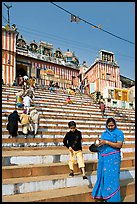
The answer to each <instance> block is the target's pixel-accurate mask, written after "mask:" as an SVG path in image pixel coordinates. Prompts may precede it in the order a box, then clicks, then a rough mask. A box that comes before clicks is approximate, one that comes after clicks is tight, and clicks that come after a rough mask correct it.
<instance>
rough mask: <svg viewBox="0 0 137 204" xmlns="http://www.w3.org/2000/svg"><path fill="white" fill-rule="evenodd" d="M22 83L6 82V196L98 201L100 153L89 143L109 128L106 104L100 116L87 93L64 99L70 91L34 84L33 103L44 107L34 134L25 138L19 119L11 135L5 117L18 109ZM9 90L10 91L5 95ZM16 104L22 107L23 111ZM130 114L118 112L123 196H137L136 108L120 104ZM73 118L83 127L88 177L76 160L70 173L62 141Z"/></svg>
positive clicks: (21, 199)
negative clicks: (93, 194) (95, 197)
mask: <svg viewBox="0 0 137 204" xmlns="http://www.w3.org/2000/svg"><path fill="white" fill-rule="evenodd" d="M19 90H21V89H20V88H19V87H6V86H3V87H2V202H82V201H83V202H95V201H94V200H93V199H92V197H91V192H92V188H93V186H94V184H95V181H96V173H97V153H91V152H90V151H89V149H88V148H89V145H90V144H91V143H93V142H94V140H95V138H97V137H98V136H100V135H101V133H102V132H103V131H104V130H105V123H106V118H107V117H111V116H112V117H114V112H113V111H112V110H110V109H108V108H107V109H106V118H102V116H101V112H100V109H99V105H98V104H95V103H93V101H92V99H91V98H90V97H89V96H87V95H85V94H83V95H76V96H71V98H72V99H73V100H74V104H68V105H66V104H65V99H66V97H67V93H64V92H63V91H58V92H57V93H55V92H54V93H50V92H49V90H41V89H38V90H36V96H35V99H34V100H33V101H34V102H33V104H32V105H33V106H36V107H37V110H38V111H39V112H40V124H39V129H38V133H37V135H36V137H35V138H33V135H28V137H27V138H26V139H25V138H24V136H23V135H22V132H21V124H20V123H19V135H18V136H17V138H8V137H9V134H8V131H7V130H6V124H7V117H8V115H9V114H10V113H11V112H13V110H14V109H15V93H17V92H18V91H19ZM7 96H8V97H7ZM22 111H23V110H22V109H18V113H19V114H21V113H22ZM122 112H123V113H125V115H126V117H124V118H123V117H115V118H116V120H117V125H118V127H119V128H120V129H121V130H122V131H123V132H124V136H125V141H124V144H123V147H122V149H121V158H122V162H121V169H120V185H121V197H122V201H123V202H134V201H135V111H134V110H130V111H128V110H122ZM70 120H74V121H75V122H76V123H77V128H78V129H79V130H80V131H81V132H82V137H83V142H82V144H83V155H84V160H85V166H86V167H85V169H86V175H87V177H88V180H83V178H82V174H81V172H80V170H79V168H78V166H77V163H76V162H75V176H74V177H69V168H68V159H69V152H68V149H67V148H66V147H64V146H63V142H62V141H63V138H64V135H65V134H66V132H67V131H68V130H69V129H68V122H69V121H70Z"/></svg>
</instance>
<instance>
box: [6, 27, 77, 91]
mask: <svg viewBox="0 0 137 204" xmlns="http://www.w3.org/2000/svg"><path fill="white" fill-rule="evenodd" d="M10 33H14V31H12V30H11V29H10V28H9V29H8V30H6V29H5V28H4V27H3V30H2V45H3V46H2V53H3V61H2V66H3V72H2V78H3V81H4V83H5V84H10V85H11V84H12V82H13V81H14V79H15V78H17V77H18V76H19V75H22V76H23V75H28V76H35V77H36V78H37V82H38V83H39V84H43V85H48V84H49V82H50V80H53V81H54V82H58V84H59V86H60V87H63V88H67V87H72V88H76V87H78V86H79V78H78V75H79V61H78V59H77V57H76V56H75V55H74V53H73V52H70V51H69V52H66V53H65V54H63V53H62V51H61V50H60V48H58V49H56V50H53V45H52V44H49V43H46V42H43V41H40V43H36V42H35V40H33V41H32V42H30V43H27V42H26V40H25V39H24V38H23V36H22V35H20V36H19V33H17V32H15V33H14V34H10ZM9 36H10V37H9ZM9 44H10V45H9ZM5 53H7V55H5ZM13 56H14V59H13ZM9 59H12V61H10V64H8V63H9V61H8V60H9Z"/></svg>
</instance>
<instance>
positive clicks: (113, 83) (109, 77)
mask: <svg viewBox="0 0 137 204" xmlns="http://www.w3.org/2000/svg"><path fill="white" fill-rule="evenodd" d="M83 81H84V84H85V85H86V86H87V87H88V91H89V93H92V92H95V91H96V92H100V93H103V89H104V88H106V87H117V88H122V84H121V81H120V69H119V65H118V64H117V62H116V61H115V56H114V53H112V52H109V51H106V50H100V58H98V57H97V58H96V60H95V62H94V63H93V64H92V65H91V66H90V67H89V69H88V70H87V71H86V72H85V75H84V78H83Z"/></svg>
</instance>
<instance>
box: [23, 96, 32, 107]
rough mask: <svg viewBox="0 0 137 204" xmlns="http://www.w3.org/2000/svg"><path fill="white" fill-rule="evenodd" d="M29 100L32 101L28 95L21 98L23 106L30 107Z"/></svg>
mask: <svg viewBox="0 0 137 204" xmlns="http://www.w3.org/2000/svg"><path fill="white" fill-rule="evenodd" d="M30 102H32V99H31V98H30V97H29V96H25V97H24V99H23V103H24V106H27V107H30Z"/></svg>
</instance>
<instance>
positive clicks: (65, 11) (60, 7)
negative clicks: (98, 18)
mask: <svg viewBox="0 0 137 204" xmlns="http://www.w3.org/2000/svg"><path fill="white" fill-rule="evenodd" d="M50 3H51V4H53V5H54V6H56V7H58V8H59V9H61V10H63V11H65V12H66V13H69V14H71V15H73V16H76V15H74V14H72V13H71V12H69V11H67V10H66V9H64V8H62V7H61V6H58V5H57V4H55V3H53V2H50ZM76 17H77V18H78V19H79V20H81V21H83V22H85V23H87V24H89V25H91V26H93V27H95V28H97V29H99V30H101V31H103V32H105V33H107V34H109V35H112V36H113V37H116V38H118V39H120V40H123V41H125V42H128V43H130V44H133V45H135V43H133V42H131V41H129V40H126V39H124V38H121V37H119V36H118V35H115V34H113V33H111V32H109V31H107V30H104V29H102V28H100V27H99V26H96V25H94V24H93V23H90V22H88V21H86V20H84V19H82V18H80V17H78V16H76Z"/></svg>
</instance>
